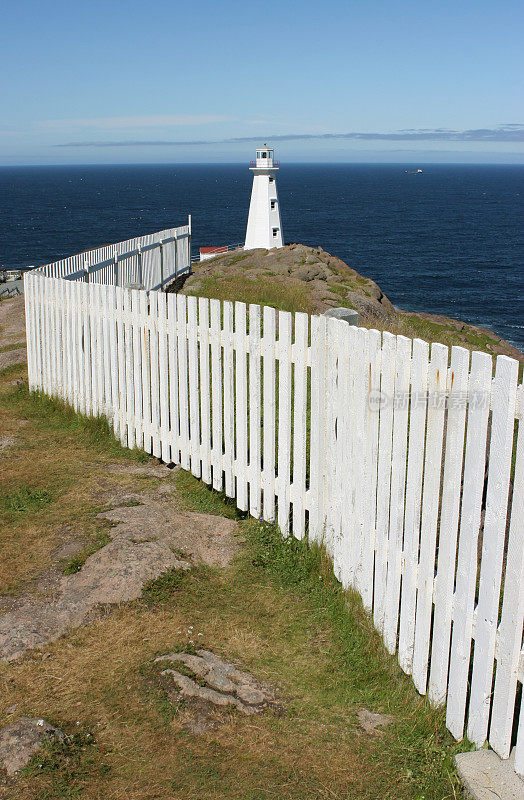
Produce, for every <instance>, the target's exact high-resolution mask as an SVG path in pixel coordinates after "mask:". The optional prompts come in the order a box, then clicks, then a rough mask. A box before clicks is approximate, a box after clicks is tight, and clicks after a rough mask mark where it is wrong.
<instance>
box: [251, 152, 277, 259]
mask: <svg viewBox="0 0 524 800" xmlns="http://www.w3.org/2000/svg"><path fill="white" fill-rule="evenodd" d="M279 167H280V162H279V161H275V160H274V151H273V150H272V149H271V148H270V147H268V146H267V145H266V144H265V145H264V146H263V147H259V148H258V150H257V157H256V161H252V162H251V164H250V165H249V168H250V170H251V171H252V172H253V189H252V191H251V203H250V206H249V218H248V221H247V231H246V243H245V245H244V250H254V249H255V248H257V247H263V248H265V249H266V250H271V249H272V248H273V247H283V246H284V245H283V236H282V222H281V220H280V206H279V203H278V193H277V181H276V173H277V170H278V168H279Z"/></svg>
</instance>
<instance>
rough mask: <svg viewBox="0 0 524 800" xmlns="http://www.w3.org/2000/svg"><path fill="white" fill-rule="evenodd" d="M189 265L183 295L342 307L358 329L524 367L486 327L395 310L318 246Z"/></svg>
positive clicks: (296, 307)
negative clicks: (510, 360) (502, 359)
mask: <svg viewBox="0 0 524 800" xmlns="http://www.w3.org/2000/svg"><path fill="white" fill-rule="evenodd" d="M193 266H194V271H193V273H192V274H191V275H190V276H189V277H188V278H187V279H186V281H185V282H184V285H183V288H182V289H181V291H182V293H183V294H188V295H197V296H203V297H216V298H218V299H220V300H241V301H243V302H245V303H259V304H261V305H270V306H274V307H275V308H279V309H282V310H285V311H305V312H306V313H308V314H321V313H322V312H324V311H326V310H327V309H328V308H334V307H337V306H345V307H347V308H352V309H355V310H356V311H358V313H359V324H360V325H361V326H362V327H366V328H378V329H379V330H387V331H391V333H395V334H403V335H404V336H409V337H412V338H413V337H418V338H420V339H425V340H426V341H430V342H442V343H443V344H447V345H461V346H463V347H466V348H468V349H469V350H483V351H485V352H487V353H491V354H492V355H499V354H505V355H508V356H511V357H512V358H516V359H517V360H519V361H520V362H521V363H524V354H523V353H521V352H520V350H517V349H516V348H515V347H513V346H512V345H510V344H509V342H506V341H505V340H504V339H502V338H501V337H500V336H497V335H496V334H495V333H493V331H491V330H489V329H488V328H481V327H479V326H477V325H468V324H467V323H465V322H462V321H460V320H456V319H451V318H449V317H445V316H442V315H441V314H428V313H423V312H418V313H416V312H408V311H402V310H399V309H395V307H394V306H393V304H392V303H391V301H390V300H389V298H388V297H387V296H386V295H385V294H384V292H383V291H382V289H381V288H380V286H378V284H376V283H375V281H373V280H371V278H366V277H365V276H363V275H360V274H359V273H358V272H357V271H356V270H355V269H353V268H352V267H350V266H348V265H347V264H346V263H345V262H344V261H342V260H341V259H340V258H337V257H336V256H332V255H330V254H329V253H327V252H326V251H325V250H323V249H322V248H321V247H307V246H306V245H302V244H289V245H286V246H285V247H283V248H279V249H274V250H248V251H245V250H233V251H230V252H228V253H224V254H223V255H220V256H216V257H215V258H212V259H208V260H207V261H202V262H199V263H197V264H195V265H193Z"/></svg>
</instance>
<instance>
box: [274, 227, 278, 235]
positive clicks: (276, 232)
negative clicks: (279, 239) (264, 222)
mask: <svg viewBox="0 0 524 800" xmlns="http://www.w3.org/2000/svg"><path fill="white" fill-rule="evenodd" d="M277 234H278V228H273V236H277Z"/></svg>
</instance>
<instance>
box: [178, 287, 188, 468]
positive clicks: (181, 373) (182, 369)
mask: <svg viewBox="0 0 524 800" xmlns="http://www.w3.org/2000/svg"><path fill="white" fill-rule="evenodd" d="M176 329H177V348H178V404H179V410H180V464H181V466H182V468H183V469H187V470H188V469H189V468H190V466H191V460H190V453H189V390H188V373H187V308H186V296H185V295H183V294H177V297H176Z"/></svg>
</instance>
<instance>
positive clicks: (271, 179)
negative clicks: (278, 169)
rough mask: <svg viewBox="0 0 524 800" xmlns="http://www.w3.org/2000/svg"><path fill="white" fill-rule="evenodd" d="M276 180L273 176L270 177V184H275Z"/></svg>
mask: <svg viewBox="0 0 524 800" xmlns="http://www.w3.org/2000/svg"><path fill="white" fill-rule="evenodd" d="M274 180H275V179H274V178H273V176H272V175H270V176H269V182H270V183H273V182H274Z"/></svg>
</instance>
